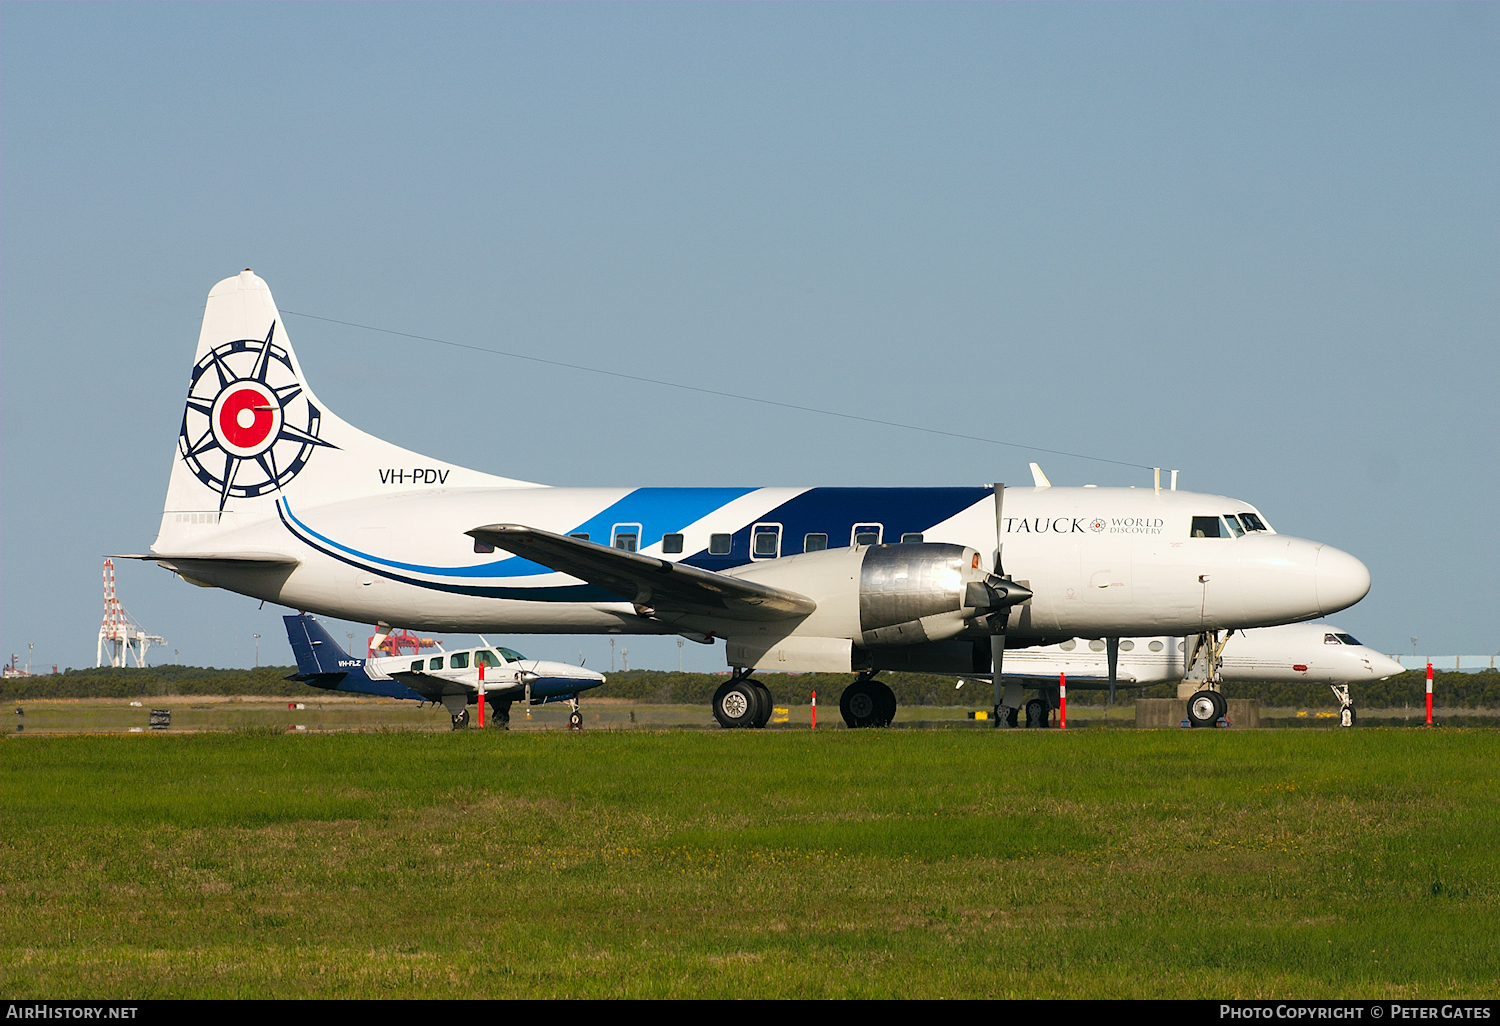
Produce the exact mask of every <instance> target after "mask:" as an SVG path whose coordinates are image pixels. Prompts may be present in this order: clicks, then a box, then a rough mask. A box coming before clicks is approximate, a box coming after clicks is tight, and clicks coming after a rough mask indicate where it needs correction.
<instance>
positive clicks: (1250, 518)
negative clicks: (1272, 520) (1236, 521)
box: [1240, 513, 1266, 531]
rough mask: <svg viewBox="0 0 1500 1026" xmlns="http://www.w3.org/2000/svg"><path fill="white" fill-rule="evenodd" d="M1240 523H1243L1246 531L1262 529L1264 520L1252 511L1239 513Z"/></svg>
mask: <svg viewBox="0 0 1500 1026" xmlns="http://www.w3.org/2000/svg"><path fill="white" fill-rule="evenodd" d="M1240 523H1242V524H1244V525H1245V530H1247V531H1264V530H1265V529H1266V522H1265V521H1264V520H1262V519H1261V518H1260V517H1259V516H1257V515H1256V514H1254V513H1241V514H1240Z"/></svg>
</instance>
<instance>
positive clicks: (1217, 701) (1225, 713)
mask: <svg viewBox="0 0 1500 1026" xmlns="http://www.w3.org/2000/svg"><path fill="white" fill-rule="evenodd" d="M1213 696H1214V705H1216V706H1218V707H1219V715H1218V716H1216V717H1215V718H1214V726H1218V725H1219V721H1220V720H1227V719H1229V699H1227V698H1225V697H1224V692H1222V691H1215V692H1214V693H1213Z"/></svg>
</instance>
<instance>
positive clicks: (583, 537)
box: [568, 531, 589, 541]
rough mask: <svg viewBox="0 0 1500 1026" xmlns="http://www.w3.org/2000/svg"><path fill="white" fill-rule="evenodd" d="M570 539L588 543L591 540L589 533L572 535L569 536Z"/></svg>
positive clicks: (582, 532)
mask: <svg viewBox="0 0 1500 1026" xmlns="http://www.w3.org/2000/svg"><path fill="white" fill-rule="evenodd" d="M568 537H569V538H577V539H578V540H579V541H588V540H589V533H588V532H587V531H579V532H578V533H577V534H570V535H568Z"/></svg>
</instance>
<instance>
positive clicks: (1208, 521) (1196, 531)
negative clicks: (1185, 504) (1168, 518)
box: [1189, 517, 1223, 538]
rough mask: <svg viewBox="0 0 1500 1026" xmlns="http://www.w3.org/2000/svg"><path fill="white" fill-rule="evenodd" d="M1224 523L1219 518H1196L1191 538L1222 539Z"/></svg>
mask: <svg viewBox="0 0 1500 1026" xmlns="http://www.w3.org/2000/svg"><path fill="white" fill-rule="evenodd" d="M1222 527H1223V523H1222V521H1220V520H1219V518H1218V517H1194V518H1193V530H1192V534H1191V535H1189V537H1192V538H1220V537H1223V535H1221V534H1219V531H1220V530H1221V529H1222Z"/></svg>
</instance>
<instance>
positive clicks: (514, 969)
mask: <svg viewBox="0 0 1500 1026" xmlns="http://www.w3.org/2000/svg"><path fill="white" fill-rule="evenodd" d="M1497 757H1500V733H1497V732H1495V731H1492V730H1448V729H1444V730H1434V731H1423V730H1366V729H1361V730H1354V731H1337V730H1327V731H1323V730H1297V731H1130V730H1085V731H1078V732H1070V733H1062V732H1058V731H1009V732H1000V733H997V732H993V731H984V730H937V731H917V730H888V731H843V730H836V731H834V730H831V731H819V732H818V733H816V734H815V733H813V732H810V731H806V730H798V731H788V730H783V731H765V732H726V731H711V730H701V731H700V730H687V731H684V730H675V731H662V732H656V731H646V730H634V731H631V730H617V731H607V730H600V731H586V732H584V733H583V734H578V735H575V734H569V733H566V732H561V731H533V732H519V731H513V732H511V733H508V734H506V733H500V732H485V733H480V732H478V731H469V732H466V733H446V732H442V733H427V732H418V731H401V732H382V733H328V734H316V735H313V734H301V735H299V734H290V735H289V734H287V733H286V732H285V729H284V728H278V729H277V730H270V729H267V730H261V731H248V732H220V733H199V734H181V735H175V736H173V735H167V736H153V735H150V734H146V735H135V736H128V735H127V736H119V735H116V736H62V735H56V736H20V737H16V736H11V737H10V738H8V739H7V740H5V741H3V742H0V995H3V996H5V997H7V998H42V997H63V996H67V997H89V996H94V997H118V998H126V997H141V998H144V997H196V996H204V997H207V996H221V997H272V996H274V997H296V996H359V997H373V996H393V997H398V996H399V997H466V996H476V997H501V996H564V995H578V996H593V997H602V996H617V995H618V996H641V997H646V996H694V997H699V996H709V997H784V996H868V997H878V996H882V997H883V996H891V997H948V996H952V997H959V996H965V997H985V996H1014V997H1042V996H1064V997H1128V996H1142V997H1146V996H1151V997H1215V998H1218V997H1239V998H1249V997H1273V996H1293V997H1408V998H1411V997H1460V996H1464V997H1493V995H1494V994H1495V993H1496V992H1497V990H1500V942H1497V939H1496V937H1497V934H1496V930H1495V926H1494V923H1495V920H1496V913H1497V911H1500V902H1497V889H1496V886H1495V881H1494V878H1495V871H1496V867H1497V862H1500V854H1497V853H1500V807H1497V806H1500V788H1497V786H1496V784H1497V781H1496V777H1497V765H1500V763H1497Z"/></svg>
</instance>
